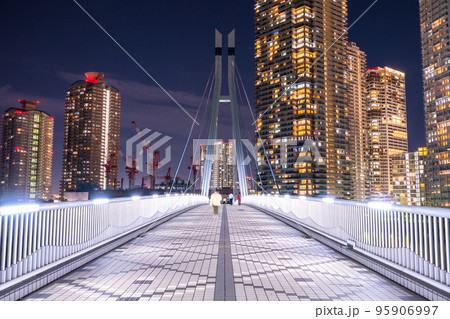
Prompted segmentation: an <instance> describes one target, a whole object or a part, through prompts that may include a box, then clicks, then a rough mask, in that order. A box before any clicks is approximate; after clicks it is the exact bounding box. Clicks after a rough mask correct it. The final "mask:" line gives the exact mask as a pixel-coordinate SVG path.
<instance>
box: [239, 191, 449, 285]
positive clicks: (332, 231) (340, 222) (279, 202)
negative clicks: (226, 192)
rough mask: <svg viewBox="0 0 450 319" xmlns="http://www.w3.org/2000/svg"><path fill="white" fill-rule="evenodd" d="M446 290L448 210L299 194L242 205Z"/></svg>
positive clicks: (247, 199)
mask: <svg viewBox="0 0 450 319" xmlns="http://www.w3.org/2000/svg"><path fill="white" fill-rule="evenodd" d="M242 202H243V203H244V204H250V205H254V206H257V207H261V208H266V209H268V210H270V211H272V212H274V213H276V214H279V215H281V216H284V217H287V218H289V219H291V220H293V221H296V222H298V223H299V224H300V225H304V226H307V227H310V228H311V229H313V230H316V231H318V232H321V233H324V234H327V235H328V236H332V237H334V238H336V239H338V240H341V241H343V242H347V243H350V242H351V243H352V244H353V243H354V245H355V246H356V247H358V248H360V249H362V250H364V251H367V252H370V253H372V254H374V255H376V256H379V257H381V258H384V259H386V260H389V261H391V262H393V263H395V264H397V265H400V266H403V267H405V268H407V269H409V270H412V271H413V272H415V273H419V274H421V275H423V276H425V277H428V278H430V279H432V280H435V281H437V282H440V283H442V284H445V285H447V286H450V248H449V241H450V233H449V229H450V210H449V209H443V208H429V207H411V206H400V205H391V204H388V203H381V202H370V203H361V202H351V201H341V200H334V199H332V198H322V199H319V198H307V197H303V196H300V197H299V196H271V195H263V196H246V197H245V198H243V201H242Z"/></svg>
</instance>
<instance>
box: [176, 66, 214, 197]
mask: <svg viewBox="0 0 450 319" xmlns="http://www.w3.org/2000/svg"><path fill="white" fill-rule="evenodd" d="M211 76H212V71H211V74H210V77H209V79H208V82H207V83H206V87H205V90H204V91H203V96H202V100H201V102H200V105H199V106H198V109H197V113H196V114H195V120H194V121H193V122H192V124H191V129H190V131H189V135H188V138H187V140H186V144H185V145H184V149H183V153H182V154H181V158H180V161H179V162H178V167H177V170H176V172H175V175H174V177H173V180H172V185H171V186H170V191H169V195H170V194H171V193H172V190H173V186H174V184H175V181H176V178H177V176H178V172H179V171H180V167H181V162H182V161H183V159H184V154H185V153H186V149H187V147H188V144H189V140H190V139H191V135H192V131H193V130H194V127H195V123H196V120H197V117H198V114H199V112H200V109H201V107H202V105H203V101H204V99H205V95H206V91H207V88H208V86H209V83H210V81H211Z"/></svg>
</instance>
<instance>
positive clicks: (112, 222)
mask: <svg viewBox="0 0 450 319" xmlns="http://www.w3.org/2000/svg"><path fill="white" fill-rule="evenodd" d="M202 203H207V199H206V198H204V197H201V196H198V195H180V196H178V194H175V195H170V196H166V195H163V196H159V195H154V196H145V197H140V196H134V197H127V198H117V199H95V200H90V201H84V202H70V203H54V204H39V205H37V204H32V205H16V206H3V207H0V284H2V283H5V282H8V281H11V280H13V279H15V278H18V277H20V276H23V275H25V274H27V273H30V272H32V271H34V270H37V269H39V268H41V267H44V266H46V265H49V264H51V263H53V262H55V261H58V260H61V259H63V258H65V257H68V256H70V255H72V254H75V253H77V252H80V251H83V250H84V249H87V248H89V247H92V246H94V245H96V244H99V243H102V242H104V241H107V240H108V239H111V238H113V237H115V236H118V235H121V234H124V233H126V232H128V231H131V230H133V229H136V228H139V227H142V226H143V225H146V224H149V223H152V222H154V221H157V220H159V219H160V218H163V217H165V216H167V215H169V214H171V213H173V212H175V211H178V210H181V209H183V208H187V207H190V206H194V205H197V204H202Z"/></svg>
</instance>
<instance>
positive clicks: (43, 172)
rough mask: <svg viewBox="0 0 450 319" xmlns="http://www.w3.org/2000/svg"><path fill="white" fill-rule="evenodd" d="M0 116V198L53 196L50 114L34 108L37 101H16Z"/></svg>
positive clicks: (43, 197) (27, 198)
mask: <svg viewBox="0 0 450 319" xmlns="http://www.w3.org/2000/svg"><path fill="white" fill-rule="evenodd" d="M19 103H20V104H22V107H21V108H15V107H13V108H9V109H8V110H6V112H5V114H4V115H3V117H2V127H1V136H0V142H1V145H0V147H1V150H0V152H1V153H0V199H1V200H11V201H30V200H31V201H33V200H45V201H48V200H50V199H52V197H53V195H52V188H51V182H52V157H53V126H54V120H53V117H51V116H50V115H48V114H47V113H46V112H43V111H39V110H37V109H36V105H38V104H39V102H35V101H29V100H19Z"/></svg>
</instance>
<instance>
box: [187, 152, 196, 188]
mask: <svg viewBox="0 0 450 319" xmlns="http://www.w3.org/2000/svg"><path fill="white" fill-rule="evenodd" d="M191 163H192V164H191V166H188V170H192V175H193V177H194V183H195V182H196V181H197V173H198V165H197V164H194V158H193V157H192V156H191ZM188 183H189V181H188ZM193 192H194V193H195V185H194V188H193Z"/></svg>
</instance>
